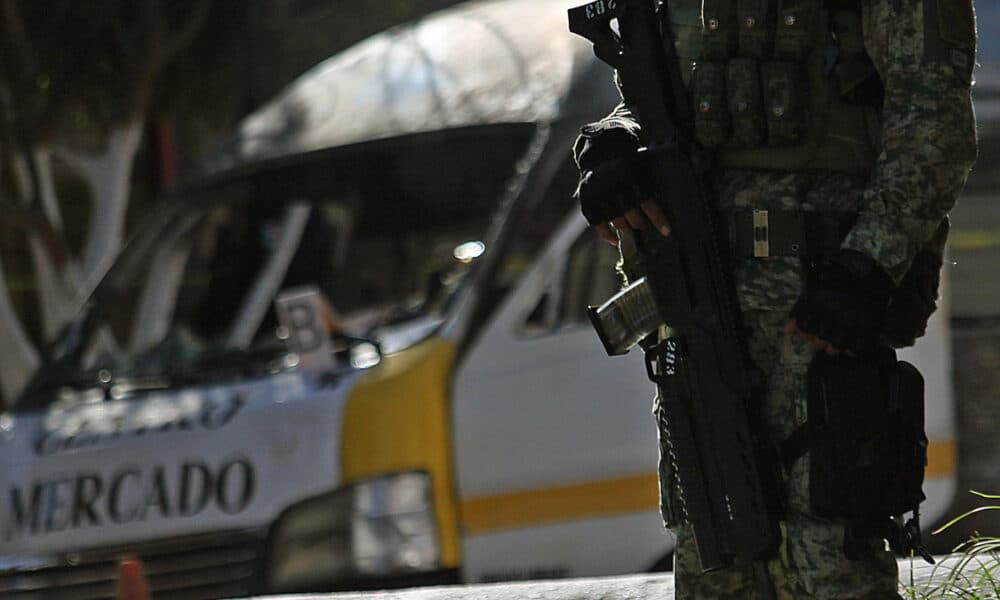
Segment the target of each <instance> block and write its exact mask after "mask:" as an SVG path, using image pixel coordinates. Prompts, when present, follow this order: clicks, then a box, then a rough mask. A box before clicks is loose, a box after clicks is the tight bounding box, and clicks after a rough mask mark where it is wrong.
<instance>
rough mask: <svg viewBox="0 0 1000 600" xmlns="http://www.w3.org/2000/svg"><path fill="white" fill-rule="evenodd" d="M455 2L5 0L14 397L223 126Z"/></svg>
mask: <svg viewBox="0 0 1000 600" xmlns="http://www.w3.org/2000/svg"><path fill="white" fill-rule="evenodd" d="M457 3H458V0H393V1H391V2H380V3H367V4H363V5H360V6H359V4H358V3H356V2H347V0H177V1H170V0H142V1H141V2H135V1H134V0H88V1H87V2H79V1H77V0H50V1H48V2H37V0H0V226H2V227H3V228H4V229H3V231H4V235H2V236H0V349H2V351H3V353H4V356H5V360H4V361H3V362H0V393H2V396H3V397H4V398H7V399H10V398H12V397H13V396H14V395H15V394H16V393H17V391H18V390H19V389H20V388H21V387H22V385H23V383H24V382H25V381H26V380H27V378H28V377H29V376H30V375H31V373H32V372H33V371H34V369H35V368H36V367H37V366H38V365H39V364H40V362H41V356H40V354H39V352H40V350H39V349H40V348H43V347H44V342H45V341H50V340H51V339H52V338H53V336H55V335H56V334H57V333H58V332H59V331H60V330H61V328H62V327H63V326H64V325H65V324H66V323H67V321H68V320H69V319H71V318H72V317H73V316H75V314H76V313H77V311H78V310H79V308H80V307H81V305H82V302H83V301H84V299H85V298H87V296H88V295H89V294H90V292H91V291H92V290H93V288H94V286H96V284H97V282H98V281H99V280H100V278H101V276H102V275H103V274H104V272H105V270H106V269H107V268H108V266H109V265H110V263H111V261H112V260H113V259H114V257H115V255H116V253H117V252H118V250H119V248H120V247H121V244H122V240H123V239H124V237H125V235H126V234H127V233H128V232H127V227H128V222H129V220H128V219H129V215H130V214H133V213H139V212H141V211H142V210H143V208H144V206H145V204H146V202H148V201H149V199H150V198H154V197H155V196H156V194H157V192H158V190H159V188H160V187H161V185H162V184H163V183H172V182H173V181H174V178H175V177H176V176H177V170H178V169H179V171H180V177H181V178H182V179H183V178H184V175H185V174H190V173H194V172H195V171H196V169H195V166H196V164H197V163H196V161H195V160H194V159H193V158H192V157H196V156H198V155H200V154H201V153H202V151H203V149H204V148H205V147H206V146H207V145H209V144H210V143H211V142H213V141H214V140H215V139H216V138H217V137H218V134H219V131H220V130H225V129H229V128H230V127H231V126H232V125H233V124H234V123H235V121H236V120H237V119H238V118H239V117H241V116H243V115H245V114H247V113H249V112H251V111H252V110H253V109H255V108H256V107H257V106H259V105H261V104H263V103H264V102H265V101H267V100H268V99H269V98H270V97H271V96H272V95H273V94H274V93H276V92H277V91H278V90H279V89H280V88H281V87H282V86H284V85H286V84H288V83H289V82H290V81H292V80H293V79H294V78H295V77H297V76H298V75H300V74H301V73H302V72H303V71H305V70H306V69H308V68H309V67H311V66H313V65H314V64H316V63H318V62H320V61H321V60H323V59H325V58H327V57H328V56H330V55H332V54H334V53H336V52H337V51H339V50H341V49H343V48H346V47H347V46H349V45H351V44H353V43H355V42H357V41H359V40H360V39H362V38H364V37H367V36H368V35H371V34H373V33H376V32H378V31H380V30H382V29H385V28H387V27H389V26H391V25H394V24H396V23H399V22H401V21H406V20H410V19H413V18H417V17H419V16H421V15H424V14H426V13H429V12H431V11H433V10H436V9H439V8H443V7H446V6H450V5H453V4H457ZM144 136H145V140H144ZM144 141H145V144H144V143H143V142H144ZM178 148H179V150H177V149H178ZM175 153H176V154H178V155H179V156H180V158H181V159H182V161H184V159H186V161H184V162H183V164H181V165H179V166H175V165H173V164H172V156H173V155H174V154H175ZM144 158H145V159H146V160H143V159H144ZM164 158H165V159H166V160H164ZM164 171H169V172H164ZM137 174H138V176H137ZM137 179H139V181H138V182H137V181H136V180H137ZM136 183H138V185H136ZM2 404H3V402H2V399H0V406H2Z"/></svg>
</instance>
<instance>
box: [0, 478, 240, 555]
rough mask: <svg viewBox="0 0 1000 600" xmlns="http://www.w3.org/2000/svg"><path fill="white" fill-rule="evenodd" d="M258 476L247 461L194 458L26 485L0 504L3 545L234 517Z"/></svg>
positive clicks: (14, 489) (9, 491) (8, 493)
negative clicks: (76, 532)
mask: <svg viewBox="0 0 1000 600" xmlns="http://www.w3.org/2000/svg"><path fill="white" fill-rule="evenodd" d="M256 491H257V476H256V473H255V472H254V467H253V464H252V463H251V462H250V461H249V460H247V459H246V458H233V459H228V460H225V461H222V462H221V463H219V464H218V465H215V466H214V467H213V466H212V465H209V464H207V463H205V462H202V461H198V460H189V461H184V462H182V463H180V464H178V465H176V466H164V465H155V466H152V467H151V468H147V469H143V468H141V467H138V466H125V467H123V468H121V469H119V470H117V471H114V472H112V473H111V475H110V476H107V475H101V474H97V473H87V472H83V473H78V474H75V475H72V476H67V477H57V478H53V479H49V480H45V481H35V482H32V483H30V484H29V485H25V486H17V485H13V486H11V487H10V488H9V489H7V490H6V498H3V500H2V501H0V519H2V520H0V527H2V529H0V535H2V536H3V539H4V540H5V541H12V540H17V539H22V538H25V537H31V536H38V535H45V534H50V533H57V532H60V531H67V530H72V529H81V528H84V527H101V526H105V525H125V524H128V523H139V522H143V521H147V520H150V519H176V518H184V517H193V516H195V515H198V514H200V513H202V512H204V511H207V510H218V511H221V512H222V513H225V514H229V515H235V514H238V513H241V512H243V511H244V510H246V509H247V507H248V506H250V504H251V503H252V502H253V498H254V495H255V494H256Z"/></svg>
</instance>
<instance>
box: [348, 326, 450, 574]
mask: <svg viewBox="0 0 1000 600" xmlns="http://www.w3.org/2000/svg"><path fill="white" fill-rule="evenodd" d="M454 360H455V346H454V345H453V344H452V343H450V342H446V341H444V340H440V339H431V340H428V341H426V342H423V343H420V344H418V345H416V346H414V347H412V348H408V349H406V350H403V351H402V352H398V353H396V354H391V355H388V356H386V357H384V358H383V360H382V363H381V364H379V365H378V366H376V367H374V368H372V369H371V371H369V372H368V373H366V374H365V376H364V377H363V378H362V379H361V380H360V381H359V383H358V385H357V387H355V389H354V390H353V391H352V392H351V395H350V397H349V398H348V400H347V407H346V408H345V413H344V435H343V442H342V443H343V447H342V448H341V455H340V456H341V469H342V473H343V478H344V483H351V482H353V481H358V480H362V479H367V478H370V477H377V476H379V475H385V474H387V473H396V472H399V471H411V470H421V471H427V472H429V473H430V475H431V478H432V481H433V486H434V507H435V511H436V516H437V521H438V532H439V535H440V542H441V563H442V566H444V567H458V566H459V565H460V562H461V557H460V549H459V542H458V503H457V501H456V498H455V493H454V490H455V485H454V477H453V470H452V465H453V464H454V463H453V461H452V450H451V443H452V433H451V417H450V410H449V406H448V393H449V386H450V383H449V382H450V381H451V370H452V366H453V363H454Z"/></svg>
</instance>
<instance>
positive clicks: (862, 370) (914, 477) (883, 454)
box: [807, 349, 927, 522]
mask: <svg viewBox="0 0 1000 600" xmlns="http://www.w3.org/2000/svg"><path fill="white" fill-rule="evenodd" d="M808 385H809V392H808V400H807V401H808V407H807V410H808V413H809V421H808V425H807V427H808V428H809V429H808V432H809V453H810V454H809V456H810V458H809V496H810V506H811V508H812V511H813V512H814V513H815V514H816V515H817V516H821V517H825V518H843V519H850V520H854V521H856V522H873V521H877V520H879V519H884V518H888V517H889V516H892V515H902V514H903V513H905V512H907V511H910V510H913V509H915V508H916V507H917V506H919V504H920V502H921V501H922V500H923V499H924V495H923V492H922V490H921V486H922V484H923V476H924V466H925V464H926V459H927V438H926V436H925V435H924V430H923V425H924V417H923V410H924V407H923V378H922V377H921V376H920V373H919V372H918V371H917V370H916V368H914V367H913V366H912V365H910V364H909V363H905V362H897V361H896V357H895V353H894V352H893V351H892V350H888V349H886V350H883V351H881V354H880V355H879V357H878V359H876V360H873V359H872V357H870V356H868V357H865V358H856V357H846V356H841V357H829V356H826V355H825V354H823V353H819V354H817V356H816V358H815V359H814V360H813V362H812V364H811V365H810V367H809V374H808Z"/></svg>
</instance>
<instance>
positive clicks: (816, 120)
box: [575, 0, 976, 599]
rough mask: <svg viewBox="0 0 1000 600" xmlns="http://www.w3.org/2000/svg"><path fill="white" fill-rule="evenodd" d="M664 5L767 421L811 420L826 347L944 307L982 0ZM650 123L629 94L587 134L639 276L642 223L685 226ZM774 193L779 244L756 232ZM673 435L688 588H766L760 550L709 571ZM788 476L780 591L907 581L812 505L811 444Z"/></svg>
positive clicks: (676, 1) (775, 425)
mask: <svg viewBox="0 0 1000 600" xmlns="http://www.w3.org/2000/svg"><path fill="white" fill-rule="evenodd" d="M663 18H664V26H665V27H666V28H668V30H669V31H670V33H671V37H672V39H673V40H674V43H675V47H676V48H677V51H678V54H679V56H680V60H681V68H682V72H683V74H684V76H685V83H686V85H687V87H688V91H689V93H690V98H691V100H692V106H693V108H694V111H693V114H694V117H693V123H691V124H690V125H691V126H692V128H693V131H694V136H695V138H696V140H697V142H698V143H699V144H700V145H701V146H702V147H704V148H708V149H711V150H712V151H713V155H714V157H715V163H714V164H715V166H714V167H713V171H712V176H711V178H710V179H711V182H712V184H713V185H714V188H715V189H714V192H715V197H716V198H717V200H718V208H719V213H720V216H721V218H722V219H723V222H724V223H726V224H727V225H728V226H729V237H730V241H731V243H732V245H733V254H734V257H735V259H734V276H735V279H736V281H735V283H736V287H737V293H738V296H739V301H740V308H741V311H742V314H743V324H744V325H745V326H746V328H747V330H748V335H749V346H750V351H751V355H752V358H753V360H754V362H755V363H756V365H757V367H758V368H759V369H760V371H761V372H762V374H763V375H764V378H765V385H766V390H765V394H764V397H763V401H762V411H763V415H762V417H763V421H764V423H765V424H766V428H767V431H766V432H765V434H766V436H767V437H768V438H769V439H770V441H771V442H773V443H774V444H781V443H782V442H783V441H785V440H786V439H788V438H789V436H791V434H792V433H793V432H794V431H795V430H796V429H797V428H798V427H799V426H801V425H803V424H804V423H805V422H806V418H807V414H806V390H807V385H806V382H807V371H808V367H809V364H810V362H811V361H812V360H813V357H814V355H815V354H816V353H817V352H825V353H827V354H830V355H840V354H842V353H845V352H847V353H854V352H862V351H866V350H869V349H871V348H872V347H875V346H885V345H891V346H896V347H901V346H905V345H910V344H912V343H913V342H914V341H915V339H916V338H917V337H919V336H920V335H922V334H923V332H924V328H925V326H926V322H927V319H928V318H929V317H930V314H931V313H932V312H933V311H934V309H935V303H936V298H937V287H938V277H939V270H940V268H941V265H942V257H943V252H944V244H945V241H946V238H947V235H948V220H947V214H948V212H949V210H950V209H951V208H952V206H953V205H954V202H955V200H956V198H957V196H958V194H959V191H960V190H961V188H962V186H963V185H964V183H965V179H966V177H967V175H968V172H969V169H970V168H971V166H972V163H973V161H974V159H975V153H976V138H975V135H976V134H975V123H974V116H973V112H972V106H971V98H970V88H971V81H972V70H973V65H974V57H975V44H976V33H975V21H974V14H973V7H972V1H971V0H754V1H750V0H673V1H672V2H670V10H669V15H663ZM638 127H639V125H638V122H637V120H636V119H635V117H634V115H633V111H632V110H630V107H629V98H628V97H625V98H624V102H623V103H622V104H621V105H620V106H619V107H618V108H616V109H615V111H614V112H613V113H612V114H611V115H609V116H608V117H606V118H605V119H604V120H602V121H600V122H598V123H595V124H592V125H590V126H587V127H585V128H584V130H583V132H582V135H581V136H580V138H579V140H578V141H577V144H576V147H575V154H576V159H577V164H578V166H579V167H580V171H581V180H580V186H579V190H578V195H579V196H580V199H581V201H582V202H584V203H587V202H590V203H595V202H604V203H608V205H609V206H620V207H626V208H627V207H631V208H627V210H626V209H623V212H621V213H620V216H619V217H617V218H615V219H613V220H612V221H610V222H608V223H592V225H594V226H595V228H596V230H597V232H598V233H599V234H600V235H601V237H603V238H604V239H606V240H608V241H609V242H611V243H614V244H616V245H619V247H620V250H621V254H622V261H621V265H620V266H621V272H622V274H623V276H624V277H625V278H626V279H628V278H634V277H636V275H637V260H636V251H635V247H634V242H633V238H632V236H631V234H630V230H631V229H637V228H645V227H649V226H653V227H656V229H657V230H659V231H660V232H661V233H662V234H663V235H669V233H670V224H669V223H668V222H667V220H666V218H665V217H664V215H663V213H662V212H661V211H660V210H659V207H658V205H657V204H656V203H655V202H653V201H652V200H651V198H652V193H651V192H650V191H649V190H650V182H649V180H648V179H649V178H648V177H647V176H645V175H644V172H648V171H647V169H648V168H649V166H650V165H649V163H648V162H647V160H648V159H646V158H644V157H645V156H646V155H647V154H652V153H641V154H636V150H637V149H638V147H639V138H638V135H637V132H638ZM761 210H766V211H768V215H769V217H768V221H769V224H768V230H769V231H768V242H769V243H768V244H767V246H766V247H765V248H763V249H762V248H761V247H760V246H759V245H758V246H755V245H754V243H753V241H754V234H753V227H754V221H753V211H761ZM658 405H659V403H658V402H657V403H656V405H655V406H654V412H657V413H659V411H658ZM658 417H660V419H659V421H660V423H661V431H662V427H663V426H662V415H659V414H658ZM663 446H664V444H663V443H662V442H661V461H660V463H661V466H660V487H661V510H662V514H663V517H664V521H665V523H666V524H667V526H668V527H670V528H672V529H673V531H674V533H675V535H676V537H677V551H676V556H675V578H676V589H677V597H678V598H699V599H703V598H737V597H748V596H752V595H753V591H752V590H753V584H752V581H751V571H750V568H749V567H746V568H743V567H732V568H729V569H725V570H721V571H715V572H711V573H708V574H701V572H700V568H699V563H698V558H697V552H696V549H695V547H694V542H693V539H692V537H691V532H690V530H689V528H687V527H686V526H685V524H684V523H683V521H682V519H680V518H679V514H680V508H679V506H678V490H677V484H676V481H675V476H674V473H673V470H672V468H671V466H670V464H669V460H664V459H663V454H664V453H665V448H664V447H663ZM783 484H784V490H783V494H784V496H785V497H784V500H785V503H786V513H785V515H784V518H783V520H782V526H781V529H782V538H783V539H782V543H781V547H780V548H779V550H778V552H777V554H776V556H774V557H773V558H772V559H771V560H769V561H768V571H769V572H770V575H771V579H772V580H773V582H774V585H775V588H776V591H777V593H778V596H779V597H781V598H795V599H801V598H894V597H897V596H896V594H897V591H896V588H897V571H896V563H895V560H894V558H893V556H892V554H891V553H890V552H889V551H887V550H886V549H885V545H884V542H883V541H882V540H879V539H875V538H874V537H871V538H868V539H865V540H861V541H858V540H854V542H853V544H854V545H853V550H854V552H845V549H846V548H848V546H849V544H845V535H847V536H848V537H850V536H849V534H848V533H845V524H844V522H843V521H841V520H829V519H823V518H820V517H818V516H816V515H815V514H814V512H813V511H811V507H810V498H809V464H808V457H807V456H801V457H799V458H798V459H797V460H794V462H791V464H790V465H787V466H786V468H785V470H784V475H783ZM859 548H860V549H862V550H863V551H861V552H858V550H859ZM848 553H850V554H853V556H852V558H848V557H847V554H848Z"/></svg>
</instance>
